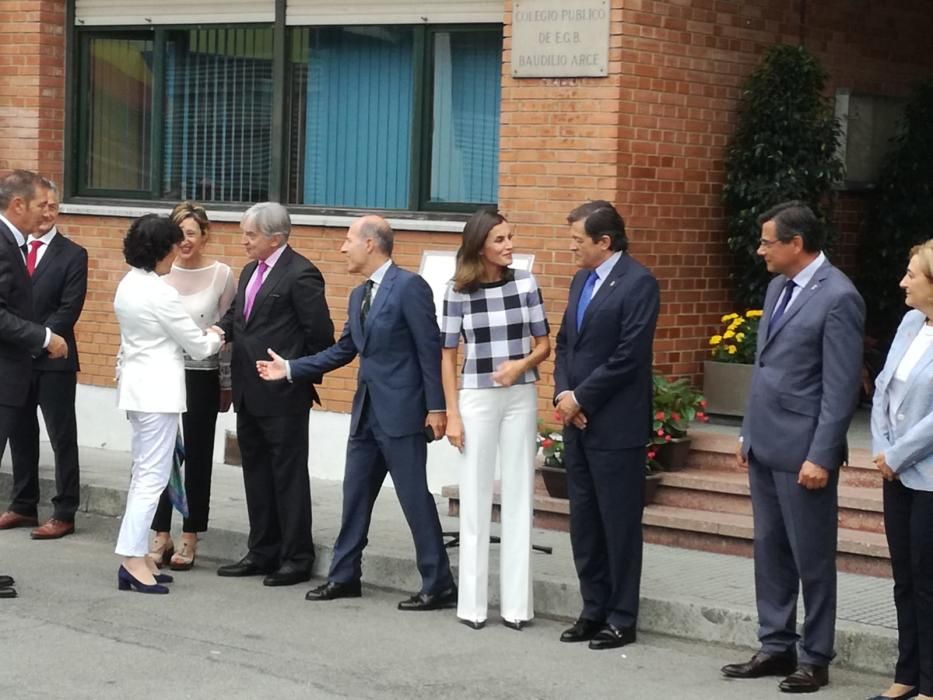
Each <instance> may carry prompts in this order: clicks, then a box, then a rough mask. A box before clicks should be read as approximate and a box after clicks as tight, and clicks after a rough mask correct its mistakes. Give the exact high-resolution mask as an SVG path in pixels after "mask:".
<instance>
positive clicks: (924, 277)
mask: <svg viewBox="0 0 933 700" xmlns="http://www.w3.org/2000/svg"><path fill="white" fill-rule="evenodd" d="M901 288H902V289H903V290H904V292H905V295H906V302H907V305H908V306H910V307H911V308H912V310H911V311H908V312H907V314H906V315H905V316H904V319H903V320H902V321H901V325H900V327H899V328H898V329H897V336H896V337H895V338H894V343H893V344H892V345H891V351H890V352H889V353H888V359H887V361H886V362H885V365H884V369H883V370H882V371H881V374H879V375H878V379H877V381H876V382H875V398H874V403H873V405H872V411H871V436H872V451H873V453H874V454H875V458H874V462H875V466H877V467H878V469H879V470H880V471H881V474H882V475H883V476H884V478H885V481H884V525H885V531H886V532H887V537H888V547H889V548H890V550H891V569H892V570H893V573H894V604H895V607H896V608H897V634H898V659H897V666H896V668H895V671H894V684H893V685H892V686H891V687H890V688H889V689H888V690H887V691H885V692H884V694H882V695H876V696H875V697H874V698H872V700H883V699H884V698H895V699H897V698H903V699H906V698H914V697H916V698H918V700H931V699H933V240H929V241H927V242H926V243H924V244H923V245H919V246H915V247H914V248H913V250H911V251H910V263H909V264H908V266H907V274H905V275H904V278H903V279H902V280H901Z"/></svg>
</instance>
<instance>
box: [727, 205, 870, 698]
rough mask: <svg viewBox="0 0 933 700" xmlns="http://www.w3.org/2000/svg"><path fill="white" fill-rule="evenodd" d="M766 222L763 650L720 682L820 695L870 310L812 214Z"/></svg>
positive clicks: (752, 400)
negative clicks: (776, 681)
mask: <svg viewBox="0 0 933 700" xmlns="http://www.w3.org/2000/svg"><path fill="white" fill-rule="evenodd" d="M759 223H760V224H761V240H760V241H759V246H758V254H759V255H760V256H761V257H762V258H764V260H765V263H766V264H767V266H768V270H769V271H770V272H774V273H777V274H776V276H775V278H774V279H773V280H772V281H771V284H770V285H769V286H768V292H767V294H766V296H765V304H764V315H763V316H762V319H761V325H760V326H759V330H758V352H757V356H756V362H757V366H756V367H755V373H754V376H753V378H752V386H751V391H750V393H749V397H748V406H747V408H746V410H745V420H744V422H743V423H742V434H741V437H740V438H739V440H740V445H739V448H738V450H737V453H736V459H737V460H738V463H739V465H740V466H741V467H743V468H747V469H748V480H749V485H750V488H751V495H752V511H753V516H754V523H755V594H756V598H757V602H758V624H759V627H758V638H759V640H760V642H761V649H760V651H759V652H758V653H756V654H755V655H754V656H753V657H752V658H751V660H750V661H748V662H746V663H738V664H729V665H727V666H724V667H723V669H722V673H723V675H725V676H728V677H730V678H759V677H761V676H772V675H776V676H786V678H784V679H783V680H782V681H781V682H780V685H779V686H778V687H779V688H780V689H781V690H782V691H784V692H787V693H811V692H815V691H817V690H819V689H820V688H821V687H823V686H824V685H826V684H827V683H828V682H829V671H828V666H829V662H830V661H831V660H832V658H833V656H834V652H833V638H834V633H835V623H836V540H837V523H836V512H837V487H838V483H839V467H840V466H841V465H842V463H843V462H844V461H845V460H846V458H847V446H846V432H847V430H848V428H849V421H850V420H851V418H852V414H853V412H854V411H855V406H856V404H857V402H858V393H859V386H860V374H861V367H862V341H863V338H862V335H863V325H864V320H865V304H864V302H863V301H862V298H861V296H860V295H859V293H858V292H857V291H856V289H855V287H854V286H853V285H852V283H851V282H850V281H849V279H848V277H846V276H845V275H844V274H843V273H842V272H840V271H839V270H838V269H836V268H835V267H834V266H833V265H831V264H830V263H829V261H828V260H827V259H826V256H825V255H824V254H823V253H822V252H821V248H822V243H823V240H822V239H823V233H822V226H821V225H820V222H819V221H818V220H817V218H816V217H815V216H814V215H813V212H812V211H811V210H810V208H809V207H807V206H806V205H805V204H803V203H802V202H786V203H784V204H779V205H778V206H776V207H774V208H773V209H770V210H769V211H767V212H765V213H764V214H763V215H762V216H761V217H760V219H759ZM801 584H802V586H803V599H804V605H805V607H806V610H805V617H804V624H803V637H802V639H801V638H800V636H799V635H798V634H797V630H796V627H797V594H798V589H799V587H800V585H801ZM798 641H799V643H800V654H799V661H798V654H797V644H798Z"/></svg>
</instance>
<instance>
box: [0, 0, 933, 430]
mask: <svg viewBox="0 0 933 700" xmlns="http://www.w3.org/2000/svg"><path fill="white" fill-rule="evenodd" d="M505 7H506V15H505V27H504V36H505V39H504V47H505V53H504V59H505V60H504V65H503V78H502V81H503V83H502V84H503V91H502V117H501V122H502V131H501V159H500V160H501V163H500V203H501V207H502V209H503V211H504V212H505V214H506V215H507V216H508V217H509V219H510V220H511V221H512V222H513V224H515V226H516V233H517V238H516V244H517V248H518V250H519V251H520V252H521V251H530V252H533V253H535V255H536V263H535V272H536V275H537V276H538V279H539V281H540V283H541V285H542V288H543V290H544V293H545V301H546V306H547V309H548V314H549V318H550V320H551V323H552V330H553V331H554V332H556V329H557V324H558V323H559V321H560V315H561V312H562V310H563V307H564V305H565V303H566V294H567V288H568V285H569V280H570V277H571V275H572V274H573V272H574V267H573V264H572V262H571V256H570V254H569V251H568V250H567V246H568V236H567V230H566V226H565V224H564V220H565V216H566V214H567V212H568V211H569V210H570V209H571V208H573V207H574V206H576V205H577V204H579V203H580V202H582V201H584V200H587V199H594V198H605V199H609V200H612V201H615V202H616V203H617V204H618V205H619V207H620V209H621V211H622V212H623V215H624V216H625V218H626V222H627V225H628V229H629V233H630V238H631V240H632V247H631V251H632V253H633V255H634V256H635V257H636V258H638V259H639V260H641V261H642V262H644V263H645V264H647V265H648V266H649V267H651V268H652V269H653V270H654V272H655V274H656V275H657V277H658V279H659V281H660V283H661V289H662V295H663V297H662V299H663V305H662V314H661V319H660V323H659V328H658V334H657V338H656V342H655V360H656V364H657V366H658V367H659V368H661V369H662V370H664V371H665V372H669V373H675V374H685V375H690V376H692V377H694V379H696V380H697V381H699V380H700V373H701V368H702V365H701V363H702V360H703V359H704V358H705V356H706V347H707V346H706V341H707V338H708V336H709V335H710V334H711V333H712V331H713V329H714V328H715V327H716V326H717V324H718V319H719V317H720V315H721V314H722V313H724V312H725V311H727V310H729V309H730V291H729V289H730V287H729V283H728V270H729V264H730V260H729V257H728V255H727V251H726V248H725V243H724V240H723V236H724V234H723V231H724V225H723V213H722V210H721V208H720V205H719V200H720V191H721V183H722V181H723V177H724V176H723V166H722V160H723V153H724V147H725V145H726V143H727V141H728V138H729V135H730V134H731V132H732V129H733V127H734V122H735V109H736V105H737V100H738V97H739V90H740V86H741V84H742V81H743V80H744V78H745V77H746V76H747V75H748V74H749V73H750V72H751V71H752V70H754V68H755V67H756V66H757V65H758V63H759V61H760V59H761V56H762V54H763V52H764V51H765V50H766V49H767V47H769V46H771V45H772V44H774V43H776V42H780V41H785V42H792V43H796V42H797V41H799V40H800V39H801V37H803V40H804V41H805V43H806V45H807V46H808V47H809V48H811V49H812V50H813V51H814V52H815V53H816V54H817V55H818V56H819V57H820V58H821V60H822V61H823V62H824V65H825V66H826V67H827V69H828V70H829V71H830V72H831V74H832V78H831V82H830V85H829V88H830V89H831V90H834V89H835V88H836V87H850V88H853V89H856V90H862V91H867V92H875V93H879V94H892V95H903V94H905V93H906V92H907V90H908V86H909V84H910V83H911V82H912V81H913V80H914V79H916V78H919V77H922V76H930V75H931V74H933V53H931V52H929V51H928V50H927V43H928V40H927V38H928V37H929V36H930V35H931V34H933V12H931V11H930V9H929V3H928V2H925V1H924V0H888V2H885V3H879V2H875V1H874V0H823V1H822V2H813V1H808V2H806V7H805V13H804V17H805V21H804V22H803V24H801V21H800V18H801V12H800V9H801V8H800V1H799V0H798V1H797V2H792V1H791V0H613V1H612V24H611V31H612V36H611V51H610V66H609V68H610V70H609V75H608V77H606V78H601V79H595V78H588V79H575V80H552V79H522V80H516V79H513V78H512V77H511V66H510V64H509V61H510V41H511V15H510V11H511V2H508V0H506V2H505ZM63 21H64V1H63V0H57V1H53V0H32V1H25V0H5V1H4V2H3V3H2V4H0V169H6V168H12V167H29V168H37V169H39V170H40V171H42V172H43V173H48V174H52V175H53V176H55V177H58V176H60V173H61V170H62V154H63V149H62V146H61V142H62V129H63V115H62V104H63V86H62V76H63V74H64V67H63V40H62V36H63V29H62V22H63ZM865 201H866V197H865V196H864V195H845V196H843V197H842V198H841V201H840V207H839V209H838V211H839V212H840V217H839V223H840V225H841V228H842V231H843V241H842V246H841V248H840V259H841V261H842V262H843V263H844V264H845V265H846V266H847V267H851V266H852V265H853V264H854V241H855V238H854V236H855V232H856V231H857V230H858V227H859V225H860V221H861V213H862V211H863V210H864V206H865ZM127 223H128V221H126V220H123V219H115V218H98V217H90V216H80V217H79V216H70V217H64V218H63V221H62V227H63V229H64V230H65V231H66V232H68V233H69V234H70V235H73V236H74V238H75V239H76V240H78V241H79V242H81V243H82V244H83V245H85V246H87V247H88V249H89V250H90V252H91V292H90V295H89V299H88V304H87V308H86V311H85V314H84V316H83V318H82V320H81V322H80V324H79V329H78V334H79V342H80V344H81V350H82V361H83V366H84V372H83V373H82V377H81V381H83V382H85V383H91V384H97V385H103V386H107V385H110V384H111V382H112V379H111V378H112V358H113V355H114V353H115V352H116V346H117V329H116V326H115V325H114V321H113V316H112V313H111V309H110V304H111V301H112V298H113V291H114V289H115V286H116V282H117V281H118V280H119V278H120V277H121V276H122V274H123V271H124V269H125V268H124V267H123V263H122V256H121V253H120V241H121V239H122V235H123V232H124V231H125V229H126V226H127ZM342 237H343V231H342V230H335V229H320V228H301V227H299V228H298V229H297V230H296V232H295V234H294V237H293V243H294V245H295V247H296V248H297V249H298V250H299V251H301V252H302V253H304V254H306V255H308V256H309V257H310V258H311V259H312V260H314V261H315V262H317V263H318V264H319V265H320V267H321V269H322V271H323V273H324V276H325V278H326V281H327V297H328V302H329V303H330V305H331V309H332V312H333V316H334V320H335V324H336V325H337V327H338V329H339V328H340V327H341V326H342V323H343V320H344V318H345V308H344V307H345V300H346V297H347V293H348V291H349V289H350V288H351V286H352V285H353V284H355V283H356V279H355V278H351V277H350V276H349V275H348V274H347V273H346V272H345V267H344V264H343V262H342V259H341V256H340V254H339V252H338V248H339V245H340V239H341V238H342ZM457 240H458V237H457V236H452V235H450V234H424V233H414V232H401V233H400V234H399V241H398V245H397V250H398V255H397V259H398V261H399V262H400V263H401V264H402V265H405V266H408V267H417V264H418V261H419V260H420V255H421V250H422V249H424V248H428V247H430V248H454V247H456V245H457ZM211 245H212V252H213V253H215V254H216V255H217V256H218V257H221V258H222V259H224V260H225V261H227V262H228V263H230V264H231V265H232V266H233V267H234V268H235V269H236V270H239V269H240V268H241V267H242V264H243V262H244V258H243V255H242V250H241V248H240V247H239V243H238V233H237V227H236V226H235V225H233V224H218V225H216V226H215V232H214V239H213V242H212V244H211ZM551 372H552V364H551V363H550V362H548V363H546V364H545V365H544V367H543V374H544V376H545V381H544V382H543V383H542V388H541V397H542V399H541V405H542V410H543V413H542V415H547V414H548V412H547V411H546V410H545V407H546V405H547V396H548V395H549V394H550V385H551ZM354 377H355V372H354V370H353V368H352V366H351V367H350V368H345V369H344V370H341V371H340V372H336V373H334V374H333V375H331V376H330V377H329V378H328V379H327V380H326V383H325V388H324V392H323V398H324V401H325V403H326V407H327V408H329V409H332V410H347V409H348V408H349V398H350V392H351V391H352V388H353V386H354Z"/></svg>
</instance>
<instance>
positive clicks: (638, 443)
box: [554, 200, 660, 649]
mask: <svg viewBox="0 0 933 700" xmlns="http://www.w3.org/2000/svg"><path fill="white" fill-rule="evenodd" d="M567 221H568V223H569V224H570V236H571V244H570V249H571V250H572V251H573V252H574V254H575V256H576V262H577V264H578V265H579V266H580V268H581V269H580V271H579V272H577V274H576V275H575V276H574V278H573V281H572V282H571V285H570V300H569V302H568V304H567V310H566V311H565V312H564V319H563V322H562V323H561V328H560V332H558V334H557V362H556V366H555V370H554V384H555V386H554V404H555V406H556V407H557V412H558V414H559V415H560V417H561V420H562V421H563V423H564V443H565V451H564V463H565V465H566V468H567V490H568V496H569V498H570V543H571V547H572V548H573V558H574V562H575V564H576V567H577V576H578V578H579V579H580V593H581V595H582V597H583V611H582V612H581V614H580V617H579V618H578V619H577V621H576V623H574V625H573V626H572V627H570V628H569V629H567V630H565V631H564V632H563V634H561V641H562V642H583V641H589V647H590V649H612V648H615V647H620V646H624V645H625V644H630V643H631V642H634V641H635V628H636V623H637V620H638V596H639V586H640V583H641V560H642V532H641V516H642V510H643V508H644V480H645V458H646V454H645V452H646V445H647V443H648V439H649V435H650V431H651V392H652V381H651V359H652V358H651V353H652V342H653V340H654V328H655V324H656V322H657V318H658V308H659V303H660V302H659V292H658V283H657V281H656V280H655V278H654V277H653V276H652V274H651V273H650V272H649V271H648V270H647V269H646V268H645V267H644V266H643V265H641V264H639V263H637V262H635V261H634V260H633V259H632V258H631V257H630V256H629V255H627V254H626V252H625V251H626V249H627V248H628V239H627V238H626V236H625V222H624V221H623V220H622V217H621V216H620V215H619V213H618V212H617V211H616V209H615V207H613V206H612V204H610V203H609V202H606V201H602V200H598V201H594V202H588V203H587V204H583V205H582V206H580V207H577V208H576V209H574V210H573V211H572V212H571V213H570V215H569V216H568V217H567Z"/></svg>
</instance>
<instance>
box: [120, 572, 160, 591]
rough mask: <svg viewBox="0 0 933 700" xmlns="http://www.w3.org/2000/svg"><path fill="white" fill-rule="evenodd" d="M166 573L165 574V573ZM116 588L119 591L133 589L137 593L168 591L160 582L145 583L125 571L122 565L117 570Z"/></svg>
mask: <svg viewBox="0 0 933 700" xmlns="http://www.w3.org/2000/svg"><path fill="white" fill-rule="evenodd" d="M166 575H167V574H166ZM117 588H118V589H119V590H121V591H129V590H135V591H136V592H138V593H158V594H165V593H168V588H166V587H165V586H163V585H162V584H160V583H155V584H153V585H151V586H150V585H147V584H145V583H143V582H142V581H140V580H139V579H138V578H136V577H135V576H133V574H131V573H130V572H129V571H127V570H126V569H125V568H124V567H123V566H122V565H121V566H120V569H119V571H117Z"/></svg>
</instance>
